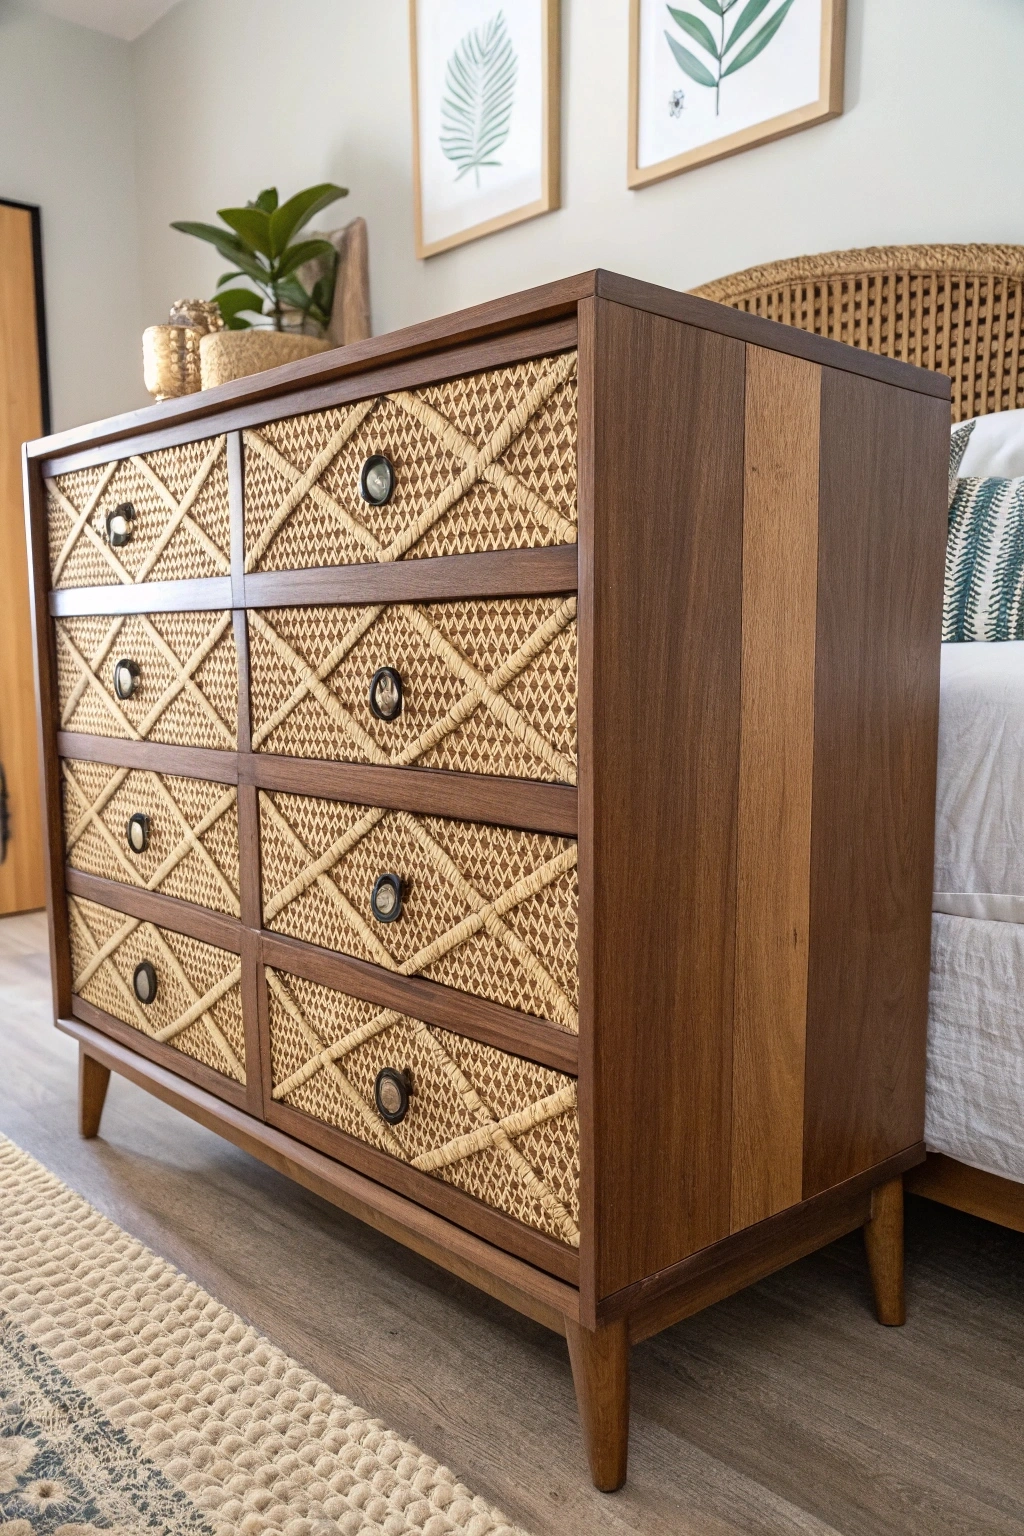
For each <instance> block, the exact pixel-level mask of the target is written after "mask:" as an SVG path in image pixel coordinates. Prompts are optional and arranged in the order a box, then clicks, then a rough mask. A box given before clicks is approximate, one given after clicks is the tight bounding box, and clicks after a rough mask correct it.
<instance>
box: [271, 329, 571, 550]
mask: <svg viewBox="0 0 1024 1536" xmlns="http://www.w3.org/2000/svg"><path fill="white" fill-rule="evenodd" d="M244 442H245V548H246V570H249V571H254V570H290V569H294V568H296V567H300V566H318V565H350V564H356V563H361V562H364V561H388V560H401V559H404V558H418V557H422V556H427V555H454V554H466V553H469V552H472V551H477V550H487V549H523V548H529V547H531V546H539V545H549V544H574V543H575V542H576V354H575V353H574V352H568V353H562V354H560V355H558V356H555V357H543V358H537V359H535V360H533V361H530V362H526V363H518V364H515V365H514V366H511V367H507V368H498V369H494V370H492V371H490V372H488V373H477V374H472V375H470V376H469V377H467V378H463V379H455V380H453V381H451V382H449V383H445V384H436V385H432V386H430V387H428V388H425V389H417V390H413V391H406V390H397V391H395V392H394V393H392V394H388V395H377V396H373V397H371V398H370V399H368V400H362V401H360V402H359V403H358V404H356V405H349V406H341V407H339V408H338V409H335V410H329V411H319V412H317V413H316V414H314V415H310V416H293V417H290V418H288V419H286V420H284V421H277V422H271V423H269V424H268V425H266V426H262V427H260V428H259V430H258V431H247V432H246V433H245V434H244ZM377 454H383V455H385V456H386V457H387V458H388V459H389V460H390V461H391V464H392V465H393V468H394V490H393V492H392V494H391V495H390V497H389V498H388V500H387V501H386V502H385V503H384V504H383V505H377V506H375V505H372V504H371V503H370V502H369V501H366V500H364V499H363V497H362V496H361V494H360V490H359V483H360V471H361V468H362V466H363V464H364V463H365V461H366V460H367V459H368V458H370V457H372V456H374V455H377Z"/></svg>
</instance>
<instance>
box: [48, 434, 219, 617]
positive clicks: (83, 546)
mask: <svg viewBox="0 0 1024 1536" xmlns="http://www.w3.org/2000/svg"><path fill="white" fill-rule="evenodd" d="M224 444H225V439H224V438H223V437H218V438H214V439H212V440H211V441H209V442H203V443H183V444H181V445H180V446H179V447H175V448H163V449H159V450H158V451H157V452H155V453H147V454H143V455H141V456H138V457H135V458H130V459H120V460H116V461H115V462H114V463H112V464H99V465H94V466H93V467H91V468H89V469H76V470H72V471H71V472H70V473H69V474H66V475H57V476H56V477H55V478H54V479H52V480H47V482H46V506H47V523H48V531H49V542H50V573H51V579H52V582H53V585H54V586H55V587H91V586H100V587H103V586H107V587H109V586H116V585H117V584H118V583H119V582H121V583H124V584H126V585H127V584H129V583H132V582H137V581H182V580H185V579H186V578H188V577H196V576H226V575H227V574H228V571H229V570H230V559H229V554H228V551H229V547H230V534H229V526H228V474H227V458H226V453H225V446H224ZM122 502H130V503H131V505H132V506H133V507H134V509H135V522H134V524H133V525H132V538H131V540H130V541H129V543H127V544H124V545H122V546H121V547H120V548H118V549H112V548H111V547H110V545H109V544H108V543H107V533H106V514H107V512H108V511H113V509H114V508H115V507H117V506H119V505H120V504H121V503H122Z"/></svg>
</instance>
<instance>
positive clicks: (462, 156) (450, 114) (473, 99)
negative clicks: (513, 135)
mask: <svg viewBox="0 0 1024 1536" xmlns="http://www.w3.org/2000/svg"><path fill="white" fill-rule="evenodd" d="M518 69H519V60H518V58H517V57H516V51H515V49H514V48H513V46H512V39H511V38H510V37H509V35H508V30H507V28H506V26H505V16H504V13H503V12H502V11H498V13H497V14H496V15H495V16H492V17H491V20H490V21H488V22H487V23H485V24H484V25H483V26H479V27H476V28H475V29H474V30H473V31H472V32H467V33H466V35H465V36H464V37H463V38H462V39H461V41H460V42H459V44H458V46H457V47H456V49H455V51H454V53H453V54H452V55H451V57H450V58H449V60H448V64H447V66H446V68H445V76H444V95H443V96H442V98H441V139H440V143H441V153H442V154H443V155H444V157H445V159H446V160H450V161H451V162H452V164H453V165H457V166H458V168H459V172H458V175H457V176H456V178H455V179H456V181H461V179H462V177H463V176H465V175H466V173H467V172H468V171H475V172H476V176H477V181H478V182H479V179H480V170H481V167H483V166H485V165H499V164H500V163H501V162H500V161H499V160H496V159H495V158H494V157H495V155H496V154H497V152H498V150H499V149H500V148H501V146H502V145H503V144H504V142H505V140H506V139H507V138H508V135H509V129H510V127H511V122H512V106H513V103H514V101H515V89H516V75H517V72H518Z"/></svg>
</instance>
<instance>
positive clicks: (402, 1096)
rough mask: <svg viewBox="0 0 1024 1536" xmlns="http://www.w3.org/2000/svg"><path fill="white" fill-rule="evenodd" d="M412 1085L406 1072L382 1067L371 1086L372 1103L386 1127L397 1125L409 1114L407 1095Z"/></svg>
mask: <svg viewBox="0 0 1024 1536" xmlns="http://www.w3.org/2000/svg"><path fill="white" fill-rule="evenodd" d="M411 1092H412V1084H411V1083H410V1081H409V1074H408V1072H399V1071H397V1070H396V1069H395V1068H394V1067H382V1068H381V1069H380V1071H379V1072H378V1073H377V1080H376V1082H375V1083H374V1085H373V1102H374V1103H375V1104H376V1106H377V1113H378V1114H379V1115H380V1117H381V1119H382V1120H386V1121H387V1123H388V1125H398V1124H399V1122H400V1121H402V1120H404V1119H405V1117H406V1115H407V1114H408V1113H409V1095H410V1093H411Z"/></svg>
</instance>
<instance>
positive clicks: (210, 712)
mask: <svg viewBox="0 0 1024 1536" xmlns="http://www.w3.org/2000/svg"><path fill="white" fill-rule="evenodd" d="M55 624H56V630H57V689H58V693H59V696H60V728H61V730H64V731H86V732H89V733H91V734H93V735H96V736H119V737H124V738H127V739H128V740H131V741H143V740H146V739H149V740H151V741H166V742H171V743H174V744H175V745H178V746H195V747H216V748H219V749H220V750H222V751H224V750H229V751H233V750H234V749H235V747H236V744H237V740H238V661H237V653H236V651H235V638H234V634H233V632H232V627H231V614H230V613H158V614H127V615H121V616H119V617H117V618H113V619H112V618H108V617H101V616H96V615H89V616H87V617H82V618H71V619H57V620H55ZM122 657H129V658H131V659H132V660H133V661H135V662H137V663H138V665H139V667H140V669H141V679H140V685H139V688H138V691H137V692H136V693H135V694H133V695H132V697H131V698H130V699H119V698H118V697H117V695H116V694H115V693H114V680H113V679H114V666H115V664H116V662H117V661H119V660H120V659H121V658H122Z"/></svg>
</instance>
